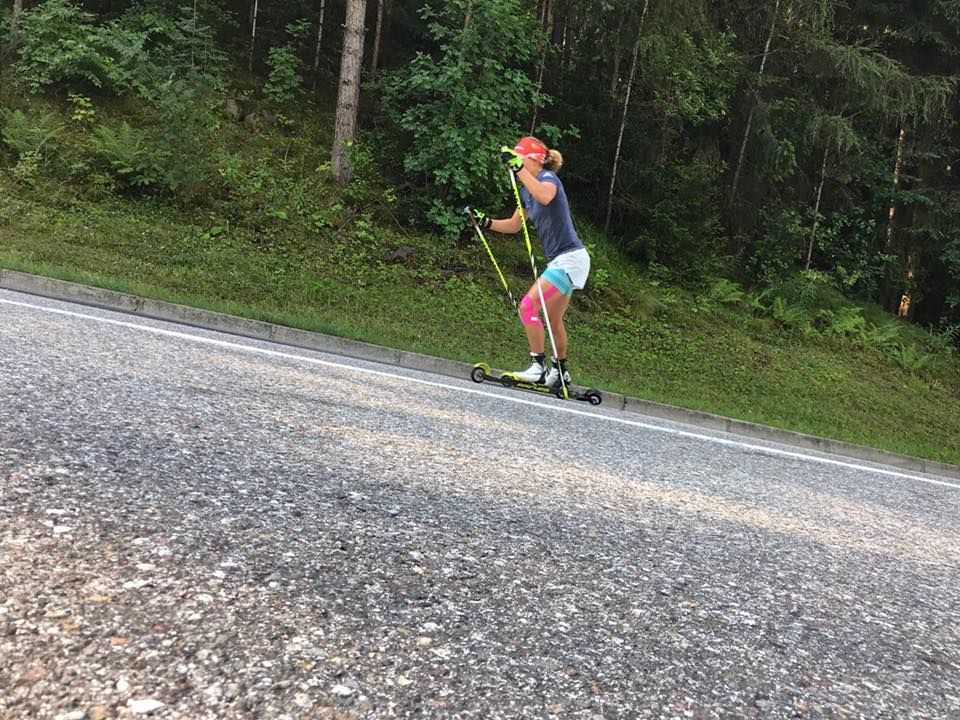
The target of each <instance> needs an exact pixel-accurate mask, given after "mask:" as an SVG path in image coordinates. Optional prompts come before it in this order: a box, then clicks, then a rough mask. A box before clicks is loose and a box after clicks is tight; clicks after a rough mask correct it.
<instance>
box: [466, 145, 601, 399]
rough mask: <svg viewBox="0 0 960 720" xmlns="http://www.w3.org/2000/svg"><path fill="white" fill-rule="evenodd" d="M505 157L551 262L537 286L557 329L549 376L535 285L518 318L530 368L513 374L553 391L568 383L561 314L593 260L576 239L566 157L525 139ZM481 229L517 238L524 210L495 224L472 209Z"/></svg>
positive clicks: (526, 213)
mask: <svg viewBox="0 0 960 720" xmlns="http://www.w3.org/2000/svg"><path fill="white" fill-rule="evenodd" d="M501 158H502V160H503V162H504V164H505V165H506V166H507V168H508V169H509V170H510V171H511V172H513V173H514V174H515V175H516V177H517V179H518V180H519V181H520V182H521V183H522V184H523V187H522V188H521V189H520V199H521V202H522V204H523V209H524V212H525V215H526V217H527V218H529V219H530V220H532V221H533V224H534V225H535V226H536V228H537V233H538V234H539V236H540V241H541V242H542V243H543V252H544V254H545V255H546V257H547V262H548V264H547V269H546V270H544V271H543V273H542V274H541V275H540V278H539V279H538V280H537V283H539V284H540V289H541V290H542V292H543V302H544V303H545V304H546V306H547V315H548V316H549V318H550V328H551V330H553V339H554V343H555V348H554V350H555V351H556V353H557V357H555V358H553V366H552V367H551V368H550V371H549V373H548V372H547V368H546V356H545V354H544V327H543V322H542V321H541V320H540V293H538V292H537V285H536V283H535V284H534V285H532V286H531V287H530V290H529V291H528V292H527V294H526V295H525V296H524V298H523V300H521V301H520V305H519V310H520V318H521V320H522V322H523V325H524V328H525V329H526V332H527V342H528V343H529V345H530V356H531V359H532V363H531V365H530V367H529V368H527V369H526V370H523V371H521V372H516V373H510V375H512V376H513V377H515V378H517V379H518V380H523V381H525V382H531V383H541V384H545V385H549V386H551V387H553V386H556V385H559V384H560V373H561V372H562V373H563V381H564V384H565V385H569V384H570V382H571V381H570V373H569V371H568V370H567V366H566V362H567V331H566V328H565V327H564V325H563V315H564V313H565V312H566V311H567V307H568V306H569V305H570V298H571V297H572V296H573V291H574V290H582V289H583V286H584V285H585V284H586V282H587V276H588V275H589V274H590V255H589V254H587V250H586V248H584V246H583V242H582V241H581V240H580V237H579V236H578V235H577V231H576V229H575V228H574V226H573V218H572V217H571V215H570V204H569V203H568V201H567V193H566V192H565V191H564V189H563V183H562V182H560V178H559V177H557V171H559V170H560V167H561V166H562V165H563V156H562V155H561V154H560V153H559V152H558V151H556V150H550V149H548V148H547V146H546V145H544V144H543V143H542V142H541V141H540V140H538V139H537V138H534V137H525V138H521V139H520V140H518V141H517V144H516V145H515V146H514V148H513V149H512V150H511V149H509V148H504V149H503V150H502V152H501ZM471 212H472V213H473V216H474V218H475V219H476V221H477V224H478V225H479V226H480V229H481V230H487V229H489V230H493V231H494V232H498V233H505V234H510V235H513V234H516V233H517V232H519V231H520V229H521V227H522V225H521V218H520V209H519V208H517V210H516V212H514V214H513V216H512V217H509V218H503V219H499V220H495V219H493V218H491V217H489V216H488V215H487V214H486V213H484V212H482V211H480V210H471Z"/></svg>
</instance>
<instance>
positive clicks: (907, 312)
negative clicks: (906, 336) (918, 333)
mask: <svg viewBox="0 0 960 720" xmlns="http://www.w3.org/2000/svg"><path fill="white" fill-rule="evenodd" d="M915 264H916V259H915V257H914V254H913V253H912V252H911V253H908V254H907V287H906V288H905V289H904V291H903V295H901V296H900V306H899V307H898V308H897V317H900V318H903V319H904V320H909V319H912V318H913V312H914V309H915V308H914V305H913V296H912V295H911V292H912V288H911V287H910V285H911V283H912V282H913V275H914V266H915Z"/></svg>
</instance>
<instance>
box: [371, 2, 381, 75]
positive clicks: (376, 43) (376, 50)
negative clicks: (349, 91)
mask: <svg viewBox="0 0 960 720" xmlns="http://www.w3.org/2000/svg"><path fill="white" fill-rule="evenodd" d="M382 37H383V0H377V29H376V32H375V33H374V36H373V57H372V58H371V60H370V74H371V75H375V74H376V72H377V67H378V65H379V63H380V42H381V39H382Z"/></svg>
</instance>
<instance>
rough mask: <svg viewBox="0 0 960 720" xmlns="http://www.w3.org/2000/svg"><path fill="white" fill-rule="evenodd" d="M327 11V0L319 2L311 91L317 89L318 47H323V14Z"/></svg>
mask: <svg viewBox="0 0 960 720" xmlns="http://www.w3.org/2000/svg"><path fill="white" fill-rule="evenodd" d="M326 9H327V0H320V21H319V22H318V24H317V48H316V50H315V51H314V53H313V89H314V90H316V89H317V79H318V76H319V75H320V47H321V45H323V14H324V11H325V10H326Z"/></svg>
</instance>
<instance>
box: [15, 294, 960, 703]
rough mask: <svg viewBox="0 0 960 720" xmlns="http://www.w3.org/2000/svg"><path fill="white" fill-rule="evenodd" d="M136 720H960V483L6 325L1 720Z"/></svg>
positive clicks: (575, 415) (185, 336) (271, 362)
mask: <svg viewBox="0 0 960 720" xmlns="http://www.w3.org/2000/svg"><path fill="white" fill-rule="evenodd" d="M518 342H520V341H519V339H518ZM891 422H896V418H891ZM146 715H150V716H151V717H161V718H247V717H251V718H253V717H257V718H301V717H309V718H341V719H342V718H394V717H396V718H484V719H493V718H741V717H757V718H791V717H796V718H871V719H873V718H897V719H901V718H960V483H958V482H956V481H951V480H947V479H942V478H935V477H932V476H921V475H915V474H911V473H903V472H898V471H896V470H894V469H892V468H883V467H881V466H871V465H868V464H865V463H857V462H847V461H844V460H842V459H839V458H836V457H833V458H831V457H827V456H820V455H816V454H812V453H806V452H799V451H796V450H792V449H789V448H783V447H779V446H777V445H774V444H770V443H760V442H756V441H744V440H741V439H738V438H735V437H732V436H725V435H723V434H714V433H707V432H704V431H700V430H695V429H692V428H684V427H683V426H680V425H673V424H669V423H663V422H660V421H653V420H649V421H648V420H644V419H643V418H642V417H638V416H627V415H625V414H623V413H619V412H617V411H615V410H612V409H605V408H603V407H600V408H591V407H589V406H587V405H585V404H574V403H563V402H561V401H558V400H555V399H552V398H543V397H540V396H536V395H532V394H525V393H522V392H520V391H517V390H506V389H502V388H499V387H496V386H489V385H483V386H477V385H474V384H473V383H471V382H470V381H469V380H467V379H464V381H463V382H457V381H456V380H450V379H446V378H441V379H438V378H436V377H431V376H426V375H420V374H417V373H416V372H412V371H396V370H393V369H388V368H383V367H378V366H375V365H371V364H367V363H362V362H354V361H347V360H344V359H342V358H336V357H331V356H324V355H321V354H318V353H310V352H306V351H301V350H297V349H293V348H288V347H283V346H277V345H270V344H267V343H261V342H255V341H250V340H245V339H242V338H237V337H230V336H224V335H217V334H215V333H210V332H205V331H200V330H195V329H191V328H185V327H178V326H175V325H171V324H167V323H161V322H151V321H147V320H142V319H139V318H131V317H127V316H123V315H117V314H113V313H109V312H106V311H99V310H94V309H90V308H85V307H80V306H71V305H67V304H64V303H57V302H51V301H45V300H41V299H38V298H35V297H31V296H27V295H18V294H16V293H11V292H5V291H0V717H4V718H61V720H77V719H79V718H84V717H86V718H91V719H97V718H113V717H140V716H146Z"/></svg>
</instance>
